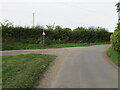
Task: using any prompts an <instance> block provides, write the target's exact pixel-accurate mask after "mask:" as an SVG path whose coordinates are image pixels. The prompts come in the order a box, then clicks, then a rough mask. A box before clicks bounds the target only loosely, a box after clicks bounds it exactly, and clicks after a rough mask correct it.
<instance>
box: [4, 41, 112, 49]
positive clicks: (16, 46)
mask: <svg viewBox="0 0 120 90" xmlns="http://www.w3.org/2000/svg"><path fill="white" fill-rule="evenodd" d="M105 44H110V42H105V43H67V44H54V45H47V46H41V45H39V44H25V43H24V44H23V43H5V44H4V43H3V47H2V50H22V49H47V48H63V47H84V46H93V45H105Z"/></svg>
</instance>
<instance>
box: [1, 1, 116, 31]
mask: <svg viewBox="0 0 120 90" xmlns="http://www.w3.org/2000/svg"><path fill="white" fill-rule="evenodd" d="M88 1H89V2H88ZM117 2H118V0H39V1H38V0H4V1H3V0H2V1H0V4H1V5H0V6H1V8H0V11H1V12H0V15H1V17H0V21H1V20H5V19H7V20H9V21H10V22H13V23H14V25H22V26H32V13H33V12H34V13H35V25H44V26H45V25H48V24H53V23H55V25H60V26H62V27H70V28H72V29H74V28H76V27H78V26H83V27H89V26H96V27H97V26H100V27H104V28H107V29H109V31H111V32H113V31H114V29H115V27H116V23H117V19H118V14H117V12H116V7H115V4H116V3H117Z"/></svg>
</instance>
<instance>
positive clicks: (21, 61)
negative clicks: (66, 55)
mask: <svg viewBox="0 0 120 90" xmlns="http://www.w3.org/2000/svg"><path fill="white" fill-rule="evenodd" d="M2 58H3V59H2V65H3V66H2V69H3V71H2V75H3V77H2V87H3V88H31V87H32V86H33V85H34V83H35V82H36V80H37V79H38V77H39V76H40V75H42V73H43V72H44V71H45V69H46V67H47V66H48V65H49V63H50V62H51V61H53V60H54V59H55V58H56V56H54V55H41V54H20V55H6V56H2Z"/></svg>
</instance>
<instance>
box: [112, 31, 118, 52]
mask: <svg viewBox="0 0 120 90" xmlns="http://www.w3.org/2000/svg"><path fill="white" fill-rule="evenodd" d="M111 41H112V47H113V48H114V50H116V51H118V52H120V30H115V32H114V33H113V35H112V37H111Z"/></svg>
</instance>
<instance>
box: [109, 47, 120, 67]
mask: <svg viewBox="0 0 120 90" xmlns="http://www.w3.org/2000/svg"><path fill="white" fill-rule="evenodd" d="M107 54H108V56H109V57H110V58H111V60H112V61H113V62H114V63H115V64H116V65H117V66H119V67H120V53H118V52H117V51H115V50H114V49H113V48H112V47H110V48H109V49H108V51H107Z"/></svg>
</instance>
